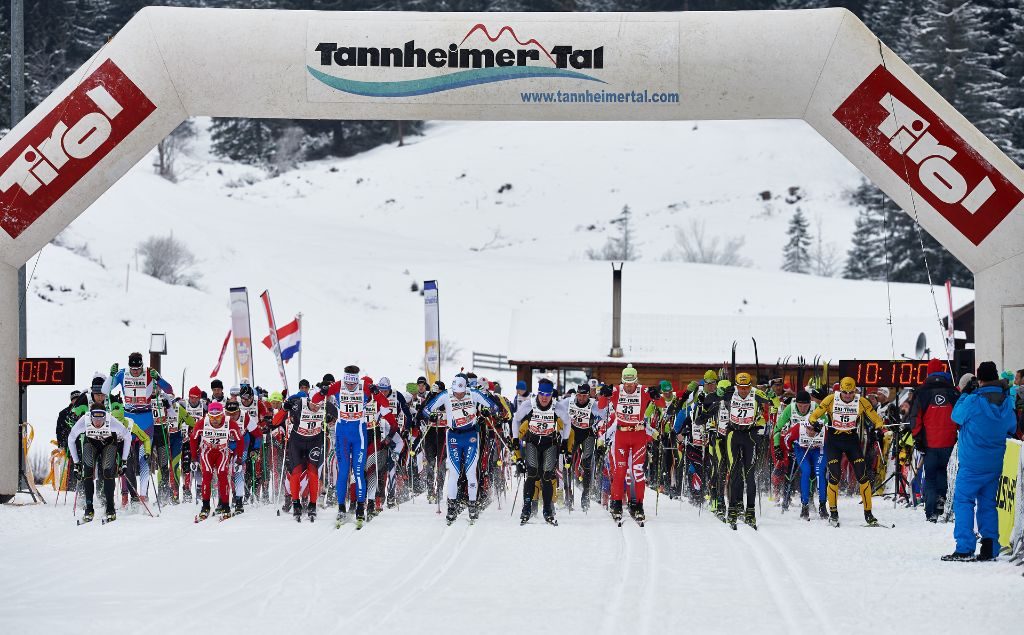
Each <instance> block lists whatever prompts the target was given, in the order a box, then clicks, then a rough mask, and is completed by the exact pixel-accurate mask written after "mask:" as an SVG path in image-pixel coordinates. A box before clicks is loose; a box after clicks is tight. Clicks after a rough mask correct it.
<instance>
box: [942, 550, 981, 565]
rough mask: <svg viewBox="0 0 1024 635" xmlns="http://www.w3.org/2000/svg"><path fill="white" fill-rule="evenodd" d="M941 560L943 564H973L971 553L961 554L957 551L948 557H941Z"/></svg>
mask: <svg viewBox="0 0 1024 635" xmlns="http://www.w3.org/2000/svg"><path fill="white" fill-rule="evenodd" d="M941 560H942V561H943V562H974V561H975V557H974V554H973V553H961V552H959V551H954V552H953V553H951V554H949V555H948V556H942V558H941Z"/></svg>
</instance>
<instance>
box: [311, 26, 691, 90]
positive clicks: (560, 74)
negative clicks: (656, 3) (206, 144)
mask: <svg viewBox="0 0 1024 635" xmlns="http://www.w3.org/2000/svg"><path fill="white" fill-rule="evenodd" d="M641 69H642V70H643V75H644V76H645V77H653V78H655V79H653V80H645V81H650V82H651V83H648V84H645V85H643V86H638V85H637V77H638V75H639V71H640V70H641ZM305 72H306V88H307V97H308V98H309V100H310V101H314V102H357V103H358V102H367V101H370V102H395V101H399V102H406V103H417V104H434V103H436V104H453V105H454V104H474V105H475V104H479V105H500V104H524V103H536V102H538V101H540V102H543V103H548V102H555V103H579V102H583V103H591V104H593V103H623V102H629V103H651V104H659V103H678V93H679V24H678V23H677V22H675V21H672V22H669V21H651V22H633V21H628V22H627V21H621V20H616V21H594V22H591V21H587V22H580V23H574V22H533V21H528V20H518V19H514V20H512V21H507V20H506V19H504V18H497V17H493V16H492V17H486V14H485V15H484V16H483V17H481V19H480V21H478V22H474V21H472V20H470V21H465V22H463V21H461V20H437V21H402V20H387V21H362V20H360V21H358V22H355V21H345V22H342V21H329V20H310V21H309V25H308V28H307V42H306V69H305ZM544 95H551V99H550V100H549V99H547V98H545V97H544ZM562 95H565V96H566V97H565V98H563V97H562ZM570 95H578V96H579V97H580V98H579V99H578V100H577V99H571V98H570V97H569V96H570ZM623 95H632V97H630V98H626V99H623V97H622V96H623ZM655 96H657V97H658V98H657V99H656V98H655ZM672 96H674V97H675V98H674V99H672V98H671V97H672Z"/></svg>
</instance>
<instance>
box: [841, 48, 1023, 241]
mask: <svg viewBox="0 0 1024 635" xmlns="http://www.w3.org/2000/svg"><path fill="white" fill-rule="evenodd" d="M833 116H834V117H835V118H836V120H838V121H839V123H841V124H842V125H843V126H844V127H845V128H846V129H847V130H849V131H850V132H852V133H853V135H854V136H855V137H857V138H858V139H860V140H861V142H862V143H864V145H866V146H867V147H868V148H869V149H870V150H871V151H872V152H873V153H874V154H875V156H877V157H878V158H879V159H881V160H882V161H883V162H884V163H885V164H886V165H887V166H889V168H890V169H892V171H893V172H895V173H896V175H897V176H899V177H900V178H901V179H903V180H904V181H906V182H907V184H908V185H910V187H911V189H913V191H914V192H915V193H916V194H917V195H918V196H920V197H921V198H923V199H924V200H925V201H927V202H928V204H929V205H931V206H932V207H933V208H935V210H936V211H937V212H939V214H942V216H943V217H944V218H945V219H946V220H948V221H949V222H950V223H952V225H953V226H954V227H956V229H957V230H959V231H960V233H961V234H963V235H964V236H965V237H966V238H967V239H968V240H970V241H971V242H972V243H974V244H975V245H980V244H981V242H982V241H983V240H985V238H986V237H987V236H988V235H989V234H991V233H992V231H993V230H995V228H996V227H997V226H998V225H999V224H1000V223H1001V222H1002V221H1003V219H1005V218H1006V216H1007V215H1008V214H1009V213H1010V212H1011V211H1013V209H1014V208H1015V207H1016V206H1017V205H1018V204H1019V203H1020V202H1021V200H1024V193H1022V192H1021V191H1020V189H1018V188H1017V187H1016V186H1015V185H1014V184H1013V183H1011V182H1010V181H1009V180H1008V179H1007V178H1006V177H1005V176H1003V174H1002V173H1000V172H999V171H998V170H997V169H996V168H995V167H994V166H993V165H992V164H991V163H989V162H988V161H986V160H985V158H984V157H982V156H981V154H979V153H978V151H977V150H976V149H974V148H972V147H971V146H970V145H969V144H968V143H967V142H966V141H964V139H963V137H961V136H960V135H959V134H957V133H956V131H954V130H953V129H952V128H950V127H949V126H948V125H947V124H946V122H944V121H942V119H940V118H939V117H938V115H936V114H935V113H934V112H932V110H931V109H930V108H928V106H926V105H925V103H924V102H922V101H921V100H920V99H918V98H917V96H915V95H914V94H913V93H912V92H910V89H908V88H907V87H906V86H904V85H903V83H902V82H900V80H899V79H897V78H896V77H895V76H894V75H893V74H892V73H890V72H889V71H888V70H886V69H885V68H884V67H883V66H879V67H878V68H876V69H875V70H874V71H872V73H871V74H870V75H868V77H867V79H865V80H864V81H863V82H862V83H861V85H860V86H858V87H857V88H856V89H855V90H854V91H853V92H852V93H851V94H850V96H849V97H847V98H846V101H844V102H843V104H842V105H841V106H840V107H839V108H838V110H836V111H835V112H834V113H833Z"/></svg>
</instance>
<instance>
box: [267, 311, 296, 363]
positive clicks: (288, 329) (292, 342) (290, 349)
mask: <svg viewBox="0 0 1024 635" xmlns="http://www.w3.org/2000/svg"><path fill="white" fill-rule="evenodd" d="M301 336H302V332H301V331H300V330H299V318H295V319H294V320H292V321H291V322H289V323H287V324H285V325H284V326H282V327H281V328H279V329H277V339H278V341H279V342H281V359H283V360H284V361H286V362H287V361H288V360H289V359H291V358H292V357H293V356H294V355H295V353H298V352H299V348H300V344H301V342H300V338H301ZM263 345H264V346H266V347H267V348H271V346H272V345H271V343H270V336H269V335H268V336H266V337H264V338H263Z"/></svg>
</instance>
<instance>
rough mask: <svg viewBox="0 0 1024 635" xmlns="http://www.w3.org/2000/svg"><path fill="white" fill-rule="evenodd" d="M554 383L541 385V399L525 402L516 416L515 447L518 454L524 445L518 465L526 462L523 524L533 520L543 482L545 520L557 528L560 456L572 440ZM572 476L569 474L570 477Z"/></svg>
mask: <svg viewBox="0 0 1024 635" xmlns="http://www.w3.org/2000/svg"><path fill="white" fill-rule="evenodd" d="M553 392H554V384H553V383H552V382H551V380H550V379H541V380H540V381H539V382H538V383H537V396H536V397H534V398H533V399H531V400H530V401H527V402H523V404H522V405H520V406H519V409H518V410H516V413H515V415H513V416H512V438H513V442H512V447H513V448H514V449H515V450H514V451H515V452H516V454H518V448H519V442H520V441H522V442H523V458H522V459H520V458H519V457H518V456H514V457H513V458H515V459H516V462H517V463H518V462H519V461H521V460H525V463H526V479H525V481H524V483H523V513H522V515H521V517H520V524H521V525H525V524H526V523H527V522H528V521H529V520H530V514H531V511H532V509H533V495H534V491H535V490H536V488H537V482H538V481H539V482H540V486H541V495H542V496H543V499H544V520H545V522H547V523H548V524H550V525H557V524H558V521H557V520H555V508H554V504H553V503H552V500H553V497H554V492H555V481H556V470H557V468H558V454H559V451H560V450H561V449H562V448H563V445H564V444H565V443H567V442H568V439H569V425H568V424H567V423H566V421H565V419H564V418H563V416H564V414H563V412H564V411H563V410H562V409H561V408H556V406H555V404H554V403H552V393H553ZM566 476H567V477H568V475H566Z"/></svg>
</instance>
